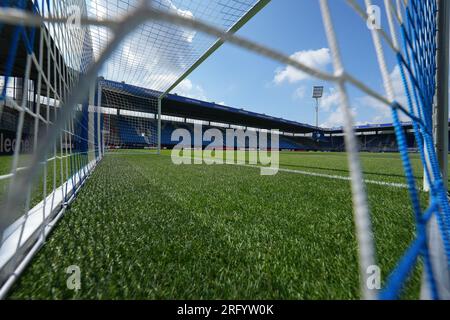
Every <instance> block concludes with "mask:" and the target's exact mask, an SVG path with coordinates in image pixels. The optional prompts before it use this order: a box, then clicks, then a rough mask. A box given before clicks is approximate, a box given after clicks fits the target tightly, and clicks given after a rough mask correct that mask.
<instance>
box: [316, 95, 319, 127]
mask: <svg viewBox="0 0 450 320" xmlns="http://www.w3.org/2000/svg"><path fill="white" fill-rule="evenodd" d="M316 128H319V99H317V98H316Z"/></svg>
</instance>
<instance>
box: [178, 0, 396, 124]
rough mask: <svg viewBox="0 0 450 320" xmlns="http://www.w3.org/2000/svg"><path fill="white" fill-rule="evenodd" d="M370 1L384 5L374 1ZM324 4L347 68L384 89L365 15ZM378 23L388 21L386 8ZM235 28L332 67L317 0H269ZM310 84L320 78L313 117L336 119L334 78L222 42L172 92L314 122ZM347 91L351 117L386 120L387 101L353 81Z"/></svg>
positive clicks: (338, 1)
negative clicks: (359, 88) (369, 94)
mask: <svg viewBox="0 0 450 320" xmlns="http://www.w3.org/2000/svg"><path fill="white" fill-rule="evenodd" d="M374 3H375V4H380V6H381V7H382V8H383V6H382V5H381V3H380V1H374ZM330 7H331V11H332V13H333V18H334V23H335V27H336V32H337V34H338V38H339V41H340V45H341V51H342V55H343V58H344V63H345V67H346V69H347V71H348V72H350V73H352V74H353V75H355V76H356V77H357V78H358V79H360V80H362V81H363V82H364V83H367V84H370V86H371V87H372V88H374V89H375V90H377V91H380V92H383V89H382V83H381V76H380V73H379V69H378V65H377V63H376V57H375V51H374V48H373V44H372V39H371V36H370V32H369V30H368V28H367V27H366V24H365V22H364V21H362V19H361V18H360V17H359V16H358V15H357V14H356V13H355V12H354V11H353V10H352V9H351V8H350V7H348V6H347V5H346V3H345V1H342V0H333V1H330ZM381 23H382V26H383V27H384V28H387V20H386V18H385V17H384V16H382V20H381ZM238 34H239V35H240V36H243V37H246V38H248V39H251V40H254V41H256V42H258V43H261V44H264V45H266V46H270V47H272V48H275V49H277V50H279V51H281V52H283V53H285V54H287V55H291V56H292V57H294V58H296V59H300V60H301V61H304V62H306V63H307V64H310V65H312V66H315V67H319V68H321V69H323V70H327V71H332V66H331V59H330V56H329V50H328V45H327V41H326V38H325V33H324V31H323V25H322V18H321V13H320V10H319V2H318V1H317V0H273V1H271V2H270V3H269V4H268V5H267V6H266V7H265V8H264V9H263V10H262V11H261V12H260V13H259V14H258V15H256V16H255V17H254V18H253V19H252V20H250V21H249V23H248V24H247V25H246V26H244V27H243V28H242V29H241V30H240V31H239V32H238ZM385 52H386V53H388V62H389V67H390V68H391V69H390V70H391V71H392V77H393V80H394V85H395V86H396V87H400V86H399V84H400V82H399V81H398V80H399V76H398V69H396V68H395V64H394V59H393V57H392V54H391V52H390V51H389V49H387V50H385ZM389 54H390V55H389ZM313 85H324V86H325V97H324V99H323V102H322V107H321V111H320V121H319V123H320V124H321V125H323V126H327V127H333V126H339V125H340V124H341V122H342V117H341V114H340V112H339V109H338V104H337V93H336V92H335V91H334V85H333V84H332V83H323V82H321V81H318V80H316V79H313V78H311V77H308V76H306V75H304V74H299V73H297V72H295V71H294V70H291V69H286V66H284V65H282V64H279V63H277V62H274V61H271V60H269V59H267V58H264V57H260V56H257V55H255V54H253V53H249V52H246V51H244V50H242V49H239V48H236V47H234V46H232V45H228V44H225V45H223V46H222V47H221V48H220V49H219V50H218V51H217V52H215V53H214V54H213V55H212V56H211V57H210V58H209V59H208V60H207V61H206V62H204V63H203V65H201V66H200V67H199V68H198V69H197V70H196V71H194V72H193V73H192V74H191V75H190V76H189V78H188V79H187V80H185V81H184V82H183V83H182V84H180V85H179V86H178V87H177V88H176V89H175V90H173V92H176V93H178V94H182V95H188V96H190V97H194V98H198V99H204V100H207V101H214V102H217V103H224V104H226V105H229V106H232V107H238V108H244V109H247V110H251V111H255V112H260V113H265V114H269V115H273V116H278V117H283V118H286V119H290V120H296V121H300V122H303V123H309V124H314V122H315V120H314V119H315V116H314V101H313V100H312V98H311V93H312V92H311V91H312V86H313ZM349 92H350V95H351V102H352V108H353V109H354V113H355V118H356V122H357V123H360V124H362V123H368V122H370V123H384V122H390V120H391V118H390V111H389V108H387V107H385V106H383V105H381V104H380V103H377V102H375V101H374V100H373V99H371V98H369V97H367V96H366V95H365V94H364V93H361V92H358V91H356V90H355V89H352V88H350V90H349ZM399 94H400V93H399ZM401 99H402V98H401V97H400V98H399V100H401Z"/></svg>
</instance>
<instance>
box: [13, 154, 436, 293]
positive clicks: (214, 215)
mask: <svg viewBox="0 0 450 320" xmlns="http://www.w3.org/2000/svg"><path fill="white" fill-rule="evenodd" d="M169 154H170V153H169V152H165V154H164V155H163V156H157V155H149V154H146V153H142V154H134V155H126V154H121V153H115V154H111V155H107V156H105V158H104V159H103V160H102V162H101V163H100V165H99V167H98V168H97V169H96V170H95V171H94V173H93V175H92V177H91V178H90V179H89V181H88V182H87V183H86V185H85V187H84V188H83V189H82V191H81V192H80V194H79V197H78V198H77V199H76V201H75V202H74V203H73V204H72V206H71V207H70V209H69V210H68V211H67V212H66V214H65V216H64V218H63V219H62V220H61V222H60V223H59V225H58V226H57V227H56V228H55V230H54V232H53V233H52V235H51V236H50V237H49V239H48V241H47V243H46V245H45V246H44V247H43V249H42V250H41V251H40V252H39V253H38V254H37V255H36V257H35V258H34V260H33V261H32V263H31V264H30V265H29V267H28V268H27V269H26V271H25V272H24V274H23V276H22V277H21V278H20V279H19V281H18V282H17V283H16V285H15V286H14V288H13V290H12V291H11V294H10V298H12V299H18V298H26V299H28V298H31V299H50V298H56V299H72V298H74V299H91V298H99V299H135V298H136V299H141V298H143V299H357V298H359V284H358V277H359V276H358V266H357V246H356V241H355V234H354V225H353V213H352V203H351V191H350V182H348V181H345V180H339V179H331V178H322V177H314V176H307V175H303V174H295V173H292V172H280V173H278V174H277V175H275V176H261V175H260V171H259V170H258V169H255V168H250V167H242V166H236V165H211V166H208V165H182V166H175V165H173V164H172V162H171V159H170V157H169V156H168V155H169ZM361 156H362V161H363V168H364V175H365V178H366V179H370V180H375V181H384V182H395V183H404V178H403V170H402V165H401V161H400V159H399V156H398V155H397V154H362V155H361ZM412 159H413V165H414V168H415V171H416V174H417V180H418V183H419V182H420V180H421V176H422V172H421V168H420V164H419V161H418V156H417V155H412ZM280 162H281V167H282V168H288V169H291V170H300V171H309V172H315V173H323V174H330V175H338V176H348V169H347V163H346V155H345V154H343V153H290V152H284V153H281V156H280ZM367 189H368V196H369V203H370V208H371V211H372V217H373V225H374V233H375V237H376V246H377V258H378V262H379V266H380V267H381V270H382V275H383V278H384V279H385V278H386V277H387V276H388V274H389V272H390V271H391V270H392V268H393V267H394V266H395V265H396V263H397V261H398V259H399V258H400V257H401V255H402V253H403V251H404V250H405V249H406V248H407V246H408V244H409V242H410V241H411V240H412V239H413V236H414V222H413V214H412V211H411V206H410V201H409V198H408V193H407V190H406V189H404V188H398V187H391V186H381V185H374V184H369V185H368V186H367ZM421 197H422V204H423V206H426V203H427V195H426V194H425V193H421ZM71 265H77V266H79V267H80V269H81V290H79V291H77V292H74V291H71V290H68V289H67V287H66V280H67V277H68V275H67V274H66V273H65V271H66V268H67V267H68V266H71ZM420 276H421V266H420V264H419V266H418V268H417V269H416V270H415V272H414V273H413V275H412V278H411V280H410V281H409V283H408V285H407V287H406V289H405V295H404V297H405V298H417V297H418V294H419V287H420Z"/></svg>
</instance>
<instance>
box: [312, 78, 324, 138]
mask: <svg viewBox="0 0 450 320" xmlns="http://www.w3.org/2000/svg"><path fill="white" fill-rule="evenodd" d="M312 97H313V99H316V129H317V130H318V129H319V105H320V99H321V98H322V97H323V86H314V87H313V96H312Z"/></svg>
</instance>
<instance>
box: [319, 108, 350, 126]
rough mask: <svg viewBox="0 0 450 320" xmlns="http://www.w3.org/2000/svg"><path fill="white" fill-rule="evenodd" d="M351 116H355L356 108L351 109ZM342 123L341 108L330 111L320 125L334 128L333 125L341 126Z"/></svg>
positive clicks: (342, 114)
mask: <svg viewBox="0 0 450 320" xmlns="http://www.w3.org/2000/svg"><path fill="white" fill-rule="evenodd" d="M351 112H352V115H353V118H356V115H357V113H356V109H355V108H352V109H351ZM343 125H344V113H343V112H341V108H337V109H335V110H334V111H333V112H331V113H330V114H329V116H328V118H327V120H326V121H325V122H324V123H323V124H322V125H321V126H322V127H325V128H334V127H341V126H343Z"/></svg>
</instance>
